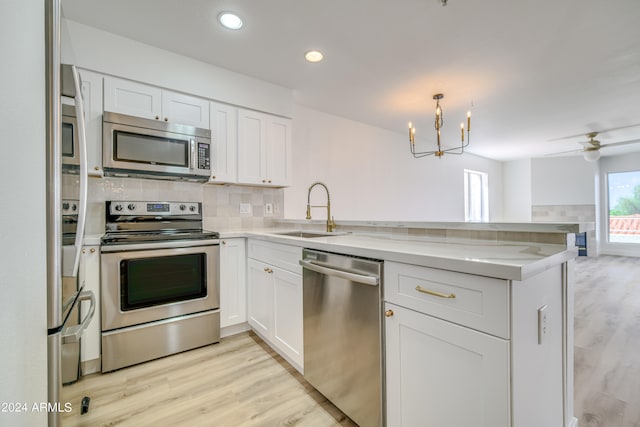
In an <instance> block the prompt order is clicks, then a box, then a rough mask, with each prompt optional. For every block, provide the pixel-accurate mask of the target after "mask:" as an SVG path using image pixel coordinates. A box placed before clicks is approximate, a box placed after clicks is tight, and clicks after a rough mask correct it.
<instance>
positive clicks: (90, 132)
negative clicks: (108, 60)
mask: <svg viewBox="0 0 640 427" xmlns="http://www.w3.org/2000/svg"><path fill="white" fill-rule="evenodd" d="M79 72H80V80H81V82H82V97H83V99H84V116H85V117H84V118H85V127H86V131H87V162H88V164H87V171H88V173H89V175H90V176H96V177H102V176H103V172H102V80H103V76H102V74H98V73H94V72H92V71H87V70H79Z"/></svg>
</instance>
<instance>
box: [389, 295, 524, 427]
mask: <svg viewBox="0 0 640 427" xmlns="http://www.w3.org/2000/svg"><path fill="white" fill-rule="evenodd" d="M385 310H387V312H386V313H387V316H388V317H386V318H385V334H386V337H385V338H386V342H385V349H386V353H385V354H386V384H387V390H386V396H387V425H388V426H394V427H411V426H415V427H422V426H448V427H468V426H477V427H508V426H510V420H511V416H510V412H509V408H510V390H509V387H510V386H509V384H510V383H509V371H510V368H509V342H508V341H507V340H503V339H501V338H496V337H494V336H491V335H487V334H484V333H482V332H478V331H474V330H471V329H469V328H465V327H462V326H459V325H456V324H453V323H450V322H447V321H444V320H440V319H437V318H434V317H431V316H428V315H426V314H421V313H418V312H415V311H413V310H408V309H405V308H403V307H400V306H396V305H393V304H389V303H386V304H385ZM388 310H391V311H392V312H393V314H392V315H390V314H391V313H390V312H389V311H388Z"/></svg>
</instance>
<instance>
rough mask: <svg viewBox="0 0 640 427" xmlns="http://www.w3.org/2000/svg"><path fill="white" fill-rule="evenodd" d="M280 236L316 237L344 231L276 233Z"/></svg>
mask: <svg viewBox="0 0 640 427" xmlns="http://www.w3.org/2000/svg"><path fill="white" fill-rule="evenodd" d="M274 234H277V235H278V236H292V237H301V238H304V239H312V238H314V237H328V236H337V235H339V234H343V233H329V232H318V231H316V232H313V231H301V230H297V231H283V232H282V233H274Z"/></svg>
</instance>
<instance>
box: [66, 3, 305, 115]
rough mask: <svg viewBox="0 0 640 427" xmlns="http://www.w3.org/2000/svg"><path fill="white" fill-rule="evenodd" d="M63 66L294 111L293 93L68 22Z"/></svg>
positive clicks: (248, 105) (275, 110)
mask: <svg viewBox="0 0 640 427" xmlns="http://www.w3.org/2000/svg"><path fill="white" fill-rule="evenodd" d="M63 9H64V7H63ZM62 62H64V63H69V64H75V65H78V66H79V67H82V68H86V69H89V70H93V71H97V72H100V73H104V74H112V75H115V76H120V77H125V78H128V79H131V80H137V81H140V82H144V83H148V84H153V85H157V86H161V87H167V88H171V89H173V90H176V91H181V92H185V93H190V94H193V95H199V96H202V97H204V98H210V99H215V100H218V101H221V102H226V103H228V104H235V105H242V106H244V107H246V108H251V109H254V110H260V111H266V112H270V113H273V114H278V115H281V116H286V117H291V115H292V111H293V91H292V90H291V89H286V88H283V87H281V86H277V85H274V84H271V83H267V82H265V81H262V80H258V79H255V78H253V77H249V76H245V75H242V74H238V73H234V72H231V71H228V70H225V69H222V68H219V67H214V66H213V65H210V64H206V63H204V62H201V61H197V60H195V59H191V58H187V57H185V56H181V55H177V54H175V53H173V52H169V51H166V50H162V49H158V48H155V47H152V46H149V45H146V44H143V43H140V42H137V41H134V40H131V39H127V38H124V37H121V36H117V35H115V34H111V33H108V32H105V31H101V30H98V29H96V28H92V27H88V26H86V25H83V24H79V23H77V22H74V21H69V20H65V19H63V20H62Z"/></svg>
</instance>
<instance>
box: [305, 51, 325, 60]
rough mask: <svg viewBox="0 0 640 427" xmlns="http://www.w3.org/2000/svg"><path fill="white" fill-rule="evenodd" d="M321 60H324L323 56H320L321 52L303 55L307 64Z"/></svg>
mask: <svg viewBox="0 0 640 427" xmlns="http://www.w3.org/2000/svg"><path fill="white" fill-rule="evenodd" d="M322 58H324V56H323V55H322V52H320V51H318V50H310V51H308V52H307V53H305V54H304V59H306V60H307V61H308V62H320V61H322Z"/></svg>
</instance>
